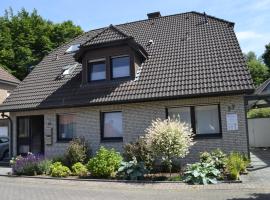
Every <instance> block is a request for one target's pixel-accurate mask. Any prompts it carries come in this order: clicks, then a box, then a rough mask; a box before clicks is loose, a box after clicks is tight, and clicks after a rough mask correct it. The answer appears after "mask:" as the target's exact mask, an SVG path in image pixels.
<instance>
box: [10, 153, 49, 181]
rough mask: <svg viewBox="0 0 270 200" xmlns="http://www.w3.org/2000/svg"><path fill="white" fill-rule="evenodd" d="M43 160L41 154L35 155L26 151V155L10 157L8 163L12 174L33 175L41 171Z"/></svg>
mask: <svg viewBox="0 0 270 200" xmlns="http://www.w3.org/2000/svg"><path fill="white" fill-rule="evenodd" d="M43 162H44V157H43V156H42V155H39V154H37V155H35V154H32V153H30V152H28V153H27V155H26V156H17V157H16V158H12V159H11V161H10V165H11V167H12V172H13V174H16V175H29V176H33V175H38V174H42V173H43V166H42V164H43Z"/></svg>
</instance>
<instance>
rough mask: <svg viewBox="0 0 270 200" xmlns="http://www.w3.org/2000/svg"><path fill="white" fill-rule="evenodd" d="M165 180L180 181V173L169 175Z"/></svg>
mask: <svg viewBox="0 0 270 200" xmlns="http://www.w3.org/2000/svg"><path fill="white" fill-rule="evenodd" d="M167 181H182V177H181V176H180V175H178V176H171V177H168V179H167Z"/></svg>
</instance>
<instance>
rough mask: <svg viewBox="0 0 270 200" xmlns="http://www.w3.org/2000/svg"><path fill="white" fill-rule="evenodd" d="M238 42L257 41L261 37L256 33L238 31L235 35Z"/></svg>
mask: <svg viewBox="0 0 270 200" xmlns="http://www.w3.org/2000/svg"><path fill="white" fill-rule="evenodd" d="M236 36H237V38H238V40H249V39H258V38H262V37H263V35H262V34H259V33H256V32H254V31H240V32H237V33H236Z"/></svg>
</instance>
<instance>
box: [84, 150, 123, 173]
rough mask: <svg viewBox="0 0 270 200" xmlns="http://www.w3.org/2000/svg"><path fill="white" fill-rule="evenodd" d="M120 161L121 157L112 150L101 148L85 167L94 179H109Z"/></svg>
mask: <svg viewBox="0 0 270 200" xmlns="http://www.w3.org/2000/svg"><path fill="white" fill-rule="evenodd" d="M121 161H122V156H121V155H120V154H119V153H118V152H116V151H115V150H114V149H106V148H104V147H101V148H100V149H99V150H98V152H97V154H96V156H95V157H93V158H91V159H90V160H89V162H88V163H87V165H86V167H87V169H88V171H89V172H90V173H91V175H92V176H94V177H104V178H107V177H110V176H112V175H113V173H114V172H116V171H117V169H118V168H119V166H120V164H121Z"/></svg>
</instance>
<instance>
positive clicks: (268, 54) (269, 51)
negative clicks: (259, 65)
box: [262, 43, 270, 68]
mask: <svg viewBox="0 0 270 200" xmlns="http://www.w3.org/2000/svg"><path fill="white" fill-rule="evenodd" d="M262 58H263V61H264V63H265V64H266V65H267V66H268V68H270V43H269V44H267V45H265V51H264V53H263V55H262Z"/></svg>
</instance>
